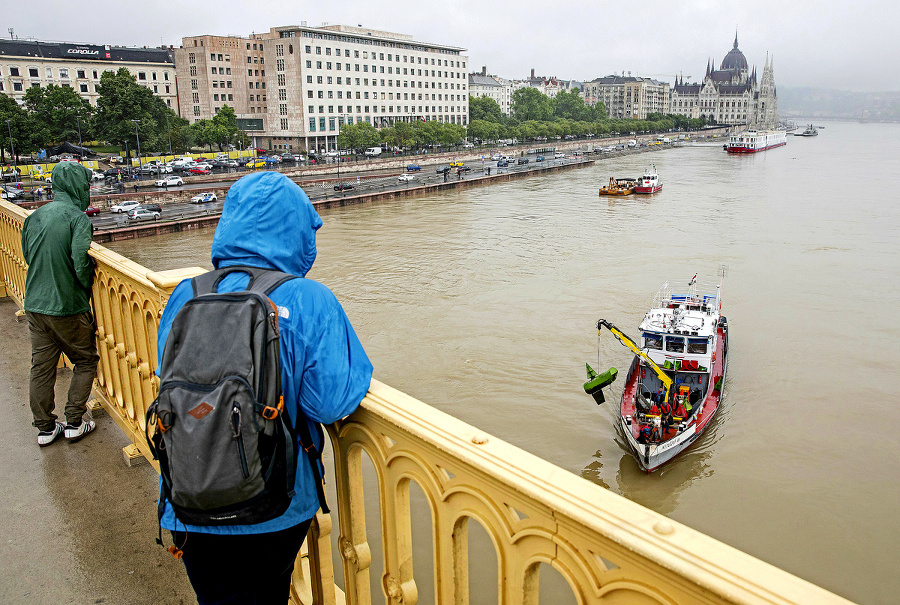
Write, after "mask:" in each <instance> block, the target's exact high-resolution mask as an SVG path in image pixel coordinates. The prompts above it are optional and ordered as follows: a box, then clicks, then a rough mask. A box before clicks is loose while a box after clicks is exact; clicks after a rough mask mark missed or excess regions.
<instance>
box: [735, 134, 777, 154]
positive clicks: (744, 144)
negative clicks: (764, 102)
mask: <svg viewBox="0 0 900 605" xmlns="http://www.w3.org/2000/svg"><path fill="white" fill-rule="evenodd" d="M782 145H787V133H786V132H785V131H783V130H745V131H744V132H738V133H736V134H733V135H731V139H730V140H729V141H728V142H727V143H726V144H725V146H724V147H725V151H727V152H728V153H757V152H759V151H765V150H766V149H772V148H774V147H781V146H782Z"/></svg>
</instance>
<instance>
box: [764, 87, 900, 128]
mask: <svg viewBox="0 0 900 605" xmlns="http://www.w3.org/2000/svg"><path fill="white" fill-rule="evenodd" d="M778 115H779V116H780V117H782V118H791V117H807V116H808V117H813V116H815V117H822V118H850V119H862V120H868V121H871V122H900V92H850V91H848V90H822V89H818V88H792V87H787V86H779V87H778Z"/></svg>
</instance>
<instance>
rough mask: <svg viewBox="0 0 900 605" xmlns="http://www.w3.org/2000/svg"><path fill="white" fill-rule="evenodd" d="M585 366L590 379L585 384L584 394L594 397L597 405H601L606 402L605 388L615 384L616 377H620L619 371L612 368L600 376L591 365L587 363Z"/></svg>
mask: <svg viewBox="0 0 900 605" xmlns="http://www.w3.org/2000/svg"><path fill="white" fill-rule="evenodd" d="M584 365H585V367H586V368H587V377H588V380H587V382H585V383H584V392H585V393H587V394H588V395H590V396H591V397H593V398H594V401H596V402H597V405H600V404H601V403H603V402H604V401H606V399H605V398H604V397H603V388H604V387H607V386H609V385H611V384H612V383H613V382H615V380H616V376H618V375H619V370H617V369H616V368H610V369H608V370H606V371H605V372H603V373H602V374H598V373H597V372H596V371H594V368H592V367H591V365H590V364H588V363H586V364H584Z"/></svg>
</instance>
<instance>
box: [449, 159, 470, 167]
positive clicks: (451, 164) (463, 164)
mask: <svg viewBox="0 0 900 605" xmlns="http://www.w3.org/2000/svg"><path fill="white" fill-rule="evenodd" d="M465 165H466V164H465V162H461V161H459V160H454V161H452V162H450V166H451V167H453V168H459V167H461V166H465Z"/></svg>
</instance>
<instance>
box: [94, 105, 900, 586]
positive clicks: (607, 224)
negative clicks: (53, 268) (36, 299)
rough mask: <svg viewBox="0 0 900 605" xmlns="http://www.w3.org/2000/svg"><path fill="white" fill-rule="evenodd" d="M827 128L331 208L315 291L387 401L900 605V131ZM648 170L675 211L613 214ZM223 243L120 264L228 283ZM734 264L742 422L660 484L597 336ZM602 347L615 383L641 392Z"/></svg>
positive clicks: (650, 201)
mask: <svg viewBox="0 0 900 605" xmlns="http://www.w3.org/2000/svg"><path fill="white" fill-rule="evenodd" d="M824 125H825V126H826V128H825V129H823V130H820V135H819V136H818V137H816V138H808V139H807V138H799V137H797V138H794V137H788V145H787V146H786V147H782V148H779V149H775V150H771V151H768V152H765V153H761V154H758V155H756V156H748V157H732V156H728V155H727V154H725V153H724V151H723V150H722V148H721V145H715V144H710V145H707V146H685V147H682V148H679V149H671V150H666V151H662V152H654V153H644V154H637V155H631V156H626V157H621V158H615V159H608V160H601V161H598V162H597V163H596V165H595V166H594V167H592V168H587V169H581V170H572V171H568V172H562V173H555V174H551V175H548V176H543V177H533V178H525V179H521V180H517V181H513V182H509V183H503V184H497V185H493V186H490V187H484V188H475V189H467V190H462V191H450V192H446V193H440V194H435V195H429V196H424V197H419V198H407V199H400V200H390V201H383V202H377V203H374V204H369V205H362V206H356V207H347V208H343V209H334V210H323V211H322V217H323V219H324V221H325V225H324V227H323V228H322V229H321V230H320V231H319V235H318V246H319V257H318V260H317V261H316V264H315V266H314V267H313V270H312V271H311V272H310V275H309V276H310V277H312V278H314V279H317V280H319V281H321V282H323V283H325V284H327V285H328V286H329V287H331V288H332V290H334V291H335V293H336V294H337V296H338V298H339V299H340V300H341V301H342V302H343V304H344V306H345V308H346V310H347V312H348V314H349V316H350V318H351V320H352V321H353V323H354V325H355V326H356V329H357V331H358V333H359V334H360V337H361V339H362V341H363V344H364V345H365V347H366V350H367V351H368V353H369V355H370V357H371V358H372V360H373V362H374V364H375V376H376V378H378V379H379V380H381V381H383V382H386V383H388V384H390V385H391V386H394V387H396V388H399V389H400V390H402V391H405V392H407V393H410V394H411V395H413V396H415V397H417V398H419V399H421V400H423V401H425V402H427V403H429V404H431V405H433V406H435V407H437V408H440V409H441V410H443V411H445V412H448V413H450V414H453V415H454V416H456V417H459V418H461V419H462V420H465V421H466V422H469V423H471V424H473V425H476V426H478V427H480V428H481V429H483V430H485V431H487V432H489V433H492V434H494V435H496V436H498V437H500V438H502V439H505V440H507V441H509V442H511V443H513V444H515V445H517V446H519V447H521V448H523V449H525V450H527V451H529V452H532V453H534V454H536V455H538V456H541V457H543V458H545V459H547V460H549V461H551V462H553V463H555V464H557V465H559V466H561V467H563V468H565V469H568V470H569V471H571V472H573V473H576V474H578V475H581V476H583V477H584V478H585V479H587V480H589V481H592V482H595V483H597V484H599V485H602V486H604V487H607V488H609V489H611V490H613V491H614V492H617V493H619V494H621V495H623V496H625V497H627V498H629V499H631V500H633V501H635V502H638V503H640V504H643V505H645V506H647V507H650V508H652V509H654V510H656V511H658V512H660V513H662V514H665V515H668V516H670V517H672V518H673V519H676V520H677V521H680V522H682V523H685V524H687V525H689V526H691V527H693V528H696V529H698V530H700V531H702V532H704V533H707V534H709V535H711V536H713V537H715V538H717V539H719V540H722V541H723V542H725V543H727V544H730V545H732V546H735V547H737V548H739V549H741V550H744V551H746V552H748V553H750V554H752V555H754V556H757V557H759V558H761V559H763V560H765V561H768V562H770V563H772V564H774V565H777V566H778V567H781V568H783V569H786V570H787V571H790V572H792V573H794V574H797V575H799V576H800V577H803V578H805V579H807V580H810V581H812V582H814V583H816V584H819V585H821V586H823V587H825V588H827V589H829V590H832V591H834V592H836V593H838V594H841V595H843V596H845V597H847V598H850V599H852V600H855V601H859V602H862V603H891V602H895V599H896V594H897V593H898V592H900V578H898V576H897V574H896V573H894V567H895V561H894V559H895V557H892V556H890V555H893V554H896V553H897V552H898V549H897V547H896V544H897V543H898V542H900V506H898V502H900V488H898V485H900V480H898V478H900V431H898V430H897V428H896V426H895V425H894V414H893V412H894V408H895V407H896V406H897V405H898V404H900V401H898V399H900V397H898V395H897V392H898V389H897V386H896V384H895V383H894V380H896V379H897V378H898V374H900V373H898V370H897V368H896V360H897V358H898V356H900V346H898V342H900V327H898V324H895V323H893V322H892V321H890V320H889V317H890V313H891V309H892V308H896V307H897V303H898V302H900V245H898V241H900V205H898V204H897V199H896V198H897V194H896V192H897V191H898V190H900V173H898V172H897V170H896V166H895V163H896V158H897V157H898V155H900V125H896V124H894V125H879V124H855V123H840V122H826V123H824ZM651 162H652V163H654V164H655V165H656V167H657V169H658V170H659V173H660V175H661V179H662V182H663V183H664V188H663V191H662V192H660V193H658V194H656V195H654V196H632V197H627V198H601V197H598V196H597V188H598V187H599V186H600V185H601V184H605V183H606V182H608V180H609V177H610V176H615V177H626V176H628V177H635V176H637V175H638V174H639V173H640V172H641V171H642V170H643V169H644V168H645V167H646V166H647V165H648V164H649V163H651ZM211 239H212V231H211V230H208V231H201V232H194V233H182V234H174V235H168V236H160V237H154V238H147V239H141V240H134V241H126V242H117V243H115V244H112V245H111V246H110V247H111V248H113V249H114V250H116V251H118V252H121V253H123V254H125V255H127V256H128V257H130V258H132V259H134V260H136V261H138V262H140V263H142V264H144V265H146V266H147V267H150V268H152V269H157V270H160V269H168V268H175V267H184V266H192V265H201V266H209V245H210V241H211ZM721 265H725V266H726V267H727V271H726V278H725V280H724V283H723V300H724V306H723V311H724V314H725V315H726V316H727V317H728V322H729V326H730V332H731V333H730V336H731V340H730V359H729V372H728V377H727V380H726V383H725V392H726V399H725V403H724V406H723V409H722V411H721V413H720V416H719V417H718V418H717V419H716V421H715V423H714V425H713V427H712V428H711V430H709V431H707V433H706V434H704V436H703V437H702V439H701V440H700V441H698V443H696V444H695V445H694V446H693V447H692V449H690V450H689V451H688V452H687V453H686V454H684V455H682V456H681V457H680V458H678V459H677V460H676V461H674V462H673V463H671V464H669V465H667V466H666V467H665V468H664V469H663V470H662V471H661V472H656V473H654V474H653V475H649V476H648V475H646V474H643V473H641V472H640V470H639V468H638V466H637V464H636V463H635V462H634V460H633V459H632V458H631V457H630V456H629V455H628V454H627V453H626V452H625V451H624V450H623V449H622V448H621V447H620V446H619V445H618V443H617V442H616V434H615V429H614V420H615V408H616V406H615V401H613V400H614V399H616V398H617V397H618V395H619V392H620V391H616V389H617V386H619V388H620V385H614V386H613V388H612V390H613V391H614V393H613V394H612V395H613V396H611V397H608V398H607V403H606V404H604V405H603V406H600V407H598V406H597V405H595V404H594V402H593V400H592V399H591V398H590V397H589V396H587V395H585V394H584V392H583V391H582V390H581V385H582V383H583V381H584V379H585V376H584V363H585V361H591V362H595V361H596V360H597V334H596V328H595V326H596V321H597V319H598V318H600V317H603V318H605V319H608V320H610V321H612V322H613V323H615V324H617V325H618V326H619V327H620V328H622V329H623V330H625V331H626V333H629V334H631V335H632V336H636V335H637V330H636V328H637V325H638V323H639V322H640V320H641V318H642V317H643V315H644V313H645V311H646V310H647V309H648V307H649V304H650V302H651V298H652V296H653V294H654V293H655V292H656V290H657V289H658V288H659V286H660V285H662V283H663V282H664V281H666V280H667V279H675V280H687V279H690V277H691V276H692V275H693V274H694V273H698V274H699V279H700V280H703V281H714V280H715V279H716V277H717V273H718V271H719V267H720V266H721ZM606 337H607V338H606V339H605V340H604V341H603V342H602V343H601V345H602V348H601V357H602V363H603V367H604V368H605V367H608V366H610V365H615V366H616V367H618V368H619V369H620V370H621V371H623V372H624V371H625V369H627V368H628V365H629V363H630V355H629V353H628V351H627V350H626V349H625V348H624V347H622V346H621V345H619V344H618V343H617V342H616V341H615V340H614V339H613V338H612V337H610V336H609V335H608V334H607V335H606ZM592 365H593V363H592Z"/></svg>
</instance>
